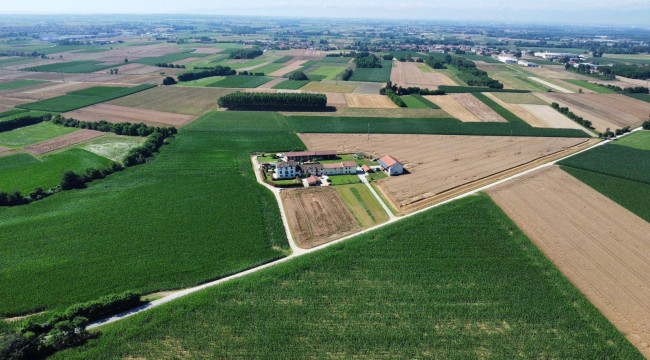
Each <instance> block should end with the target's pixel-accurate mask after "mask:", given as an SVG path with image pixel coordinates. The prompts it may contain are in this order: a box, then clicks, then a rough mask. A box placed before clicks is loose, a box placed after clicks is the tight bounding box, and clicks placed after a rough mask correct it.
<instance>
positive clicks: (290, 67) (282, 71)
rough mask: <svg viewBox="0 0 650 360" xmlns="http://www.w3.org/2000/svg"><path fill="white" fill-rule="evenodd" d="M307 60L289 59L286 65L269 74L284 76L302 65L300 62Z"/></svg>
mask: <svg viewBox="0 0 650 360" xmlns="http://www.w3.org/2000/svg"><path fill="white" fill-rule="evenodd" d="M306 62H307V60H289V62H288V63H287V64H286V65H287V66H285V67H283V68H282V69H280V70H275V71H274V72H272V73H269V76H284V75H286V74H288V73H290V72H292V71H296V70H298V69H300V68H301V67H302V64H304V63H306Z"/></svg>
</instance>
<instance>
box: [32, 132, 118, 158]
mask: <svg viewBox="0 0 650 360" xmlns="http://www.w3.org/2000/svg"><path fill="white" fill-rule="evenodd" d="M105 134H106V133H104V132H101V131H95V130H87V129H81V130H77V131H75V132H72V133H69V134H65V135H62V136H59V137H55V138H54V139H50V140H45V141H43V142H40V143H37V144H33V145H29V146H26V147H24V150H25V151H27V152H29V153H32V154H34V155H41V154H45V153H48V152H51V151H54V150H59V149H63V148H66V147H68V146H71V145H75V144H79V143H82V142H84V141H88V140H91V139H94V138H96V137H100V136H102V135H105Z"/></svg>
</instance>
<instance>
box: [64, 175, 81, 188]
mask: <svg viewBox="0 0 650 360" xmlns="http://www.w3.org/2000/svg"><path fill="white" fill-rule="evenodd" d="M83 184H84V183H83V181H82V179H81V176H79V174H75V173H74V172H72V171H66V172H64V173H63V177H62V178H61V189H63V190H72V189H79V188H81V187H83Z"/></svg>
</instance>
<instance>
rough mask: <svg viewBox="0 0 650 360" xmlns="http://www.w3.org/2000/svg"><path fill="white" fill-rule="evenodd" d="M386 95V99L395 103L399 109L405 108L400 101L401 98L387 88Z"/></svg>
mask: <svg viewBox="0 0 650 360" xmlns="http://www.w3.org/2000/svg"><path fill="white" fill-rule="evenodd" d="M386 95H388V97H389V98H390V99H391V100H392V101H393V102H394V103H395V105H397V106H399V107H406V104H405V103H404V100H402V98H400V97H399V96H398V95H397V94H395V92H394V91H393V89H391V88H387V89H386Z"/></svg>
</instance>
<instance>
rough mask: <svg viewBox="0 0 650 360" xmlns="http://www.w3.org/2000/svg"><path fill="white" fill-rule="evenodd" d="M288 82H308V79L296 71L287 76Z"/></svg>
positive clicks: (302, 73)
mask: <svg viewBox="0 0 650 360" xmlns="http://www.w3.org/2000/svg"><path fill="white" fill-rule="evenodd" d="M289 80H309V78H307V75H305V73H304V72H302V71H298V70H297V71H294V72H292V73H291V74H289Z"/></svg>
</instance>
